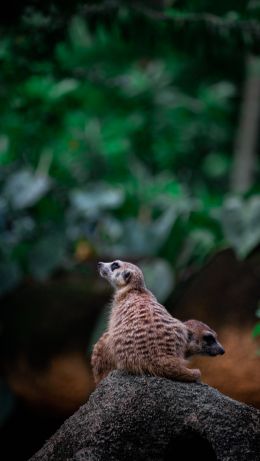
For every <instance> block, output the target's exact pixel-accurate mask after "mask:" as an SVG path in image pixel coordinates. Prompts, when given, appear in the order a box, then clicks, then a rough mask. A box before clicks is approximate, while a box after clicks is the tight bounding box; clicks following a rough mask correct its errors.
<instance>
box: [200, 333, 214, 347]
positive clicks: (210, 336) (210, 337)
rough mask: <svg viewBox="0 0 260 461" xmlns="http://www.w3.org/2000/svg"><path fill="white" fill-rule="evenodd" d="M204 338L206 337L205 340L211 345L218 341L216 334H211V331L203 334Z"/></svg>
mask: <svg viewBox="0 0 260 461" xmlns="http://www.w3.org/2000/svg"><path fill="white" fill-rule="evenodd" d="M203 339H204V341H205V342H206V343H207V344H209V345H210V344H213V343H215V342H216V340H215V338H214V336H213V335H211V334H210V333H208V334H206V335H204V336H203Z"/></svg>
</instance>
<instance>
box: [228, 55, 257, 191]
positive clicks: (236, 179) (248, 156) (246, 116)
mask: <svg viewBox="0 0 260 461" xmlns="http://www.w3.org/2000/svg"><path fill="white" fill-rule="evenodd" d="M259 112H260V58H259V57H255V56H249V57H248V59H247V78H246V82H245V88H244V96H243V101H242V107H241V115H240V122H239V126H238V132H237V138H236V142H235V153H234V164H233V170H232V172H231V191H232V192H242V193H243V192H245V191H247V190H248V189H249V188H250V186H251V185H252V183H253V175H254V168H255V160H256V146H257V140H258V121H259Z"/></svg>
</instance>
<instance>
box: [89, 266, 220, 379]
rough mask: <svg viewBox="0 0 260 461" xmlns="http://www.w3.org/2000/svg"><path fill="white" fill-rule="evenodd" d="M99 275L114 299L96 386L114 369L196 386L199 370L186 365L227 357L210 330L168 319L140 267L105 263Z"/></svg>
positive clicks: (96, 357) (95, 362) (96, 364)
mask: <svg viewBox="0 0 260 461" xmlns="http://www.w3.org/2000/svg"><path fill="white" fill-rule="evenodd" d="M98 269H99V273H100V275H101V277H103V278H105V279H107V280H108V281H109V282H110V283H111V285H112V286H113V287H114V289H115V293H114V297H113V301H112V306H111V314H110V318H109V322H108V328H107V331H106V332H105V333H104V334H103V335H102V336H101V338H100V339H99V341H98V342H97V343H96V345H95V346H94V349H93V353H92V358H91V363H92V369H93V374H94V379H95V383H96V384H98V383H99V382H100V381H101V380H102V379H103V378H104V377H105V376H107V374H108V373H109V372H110V371H111V370H113V369H119V370H126V371H128V372H130V373H133V374H148V375H154V376H160V377H165V378H169V379H173V380H177V381H187V382H195V381H199V380H200V377H201V373H200V370H199V369H190V368H187V366H186V365H187V360H186V359H187V358H189V357H190V356H192V355H194V354H204V355H212V356H213V355H218V354H223V353H224V349H223V347H222V346H221V344H220V343H219V342H218V341H217V335H216V333H215V332H214V331H213V330H212V329H211V328H210V327H208V325H206V324H204V323H202V322H199V321H197V320H188V321H186V322H181V321H180V320H177V319H175V318H174V317H172V316H171V315H170V314H169V312H168V311H167V310H166V308H165V307H164V306H162V305H161V304H160V303H159V302H158V301H157V299H156V298H155V296H154V295H153V294H152V293H151V291H149V290H148V289H147V288H146V286H145V281H144V276H143V273H142V271H141V270H140V269H139V267H137V266H135V265H134V264H131V263H129V262H123V261H120V260H116V261H113V262H110V263H104V262H100V263H98Z"/></svg>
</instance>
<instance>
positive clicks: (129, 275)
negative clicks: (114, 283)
mask: <svg viewBox="0 0 260 461" xmlns="http://www.w3.org/2000/svg"><path fill="white" fill-rule="evenodd" d="M132 275H133V273H132V272H131V271H124V272H123V278H124V281H125V282H126V283H128V282H130V280H131V278H132Z"/></svg>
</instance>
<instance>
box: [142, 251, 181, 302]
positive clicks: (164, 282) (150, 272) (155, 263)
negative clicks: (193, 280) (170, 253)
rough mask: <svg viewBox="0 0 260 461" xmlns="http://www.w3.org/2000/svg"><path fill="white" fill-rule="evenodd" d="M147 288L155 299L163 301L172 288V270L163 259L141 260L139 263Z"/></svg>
mask: <svg viewBox="0 0 260 461" xmlns="http://www.w3.org/2000/svg"><path fill="white" fill-rule="evenodd" d="M139 266H140V268H141V269H142V271H143V273H144V277H145V282H146V285H147V288H149V289H150V290H151V291H152V292H153V293H154V295H155V296H156V297H157V299H158V300H159V301H160V302H161V303H163V302H164V301H165V300H166V299H167V298H168V296H169V295H170V294H171V292H172V290H173V288H174V272H173V269H172V267H171V266H170V264H169V263H168V262H167V261H165V260H163V259H159V258H157V259H153V260H151V261H150V260H149V261H143V262H142V261H141V262H140V263H139Z"/></svg>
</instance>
